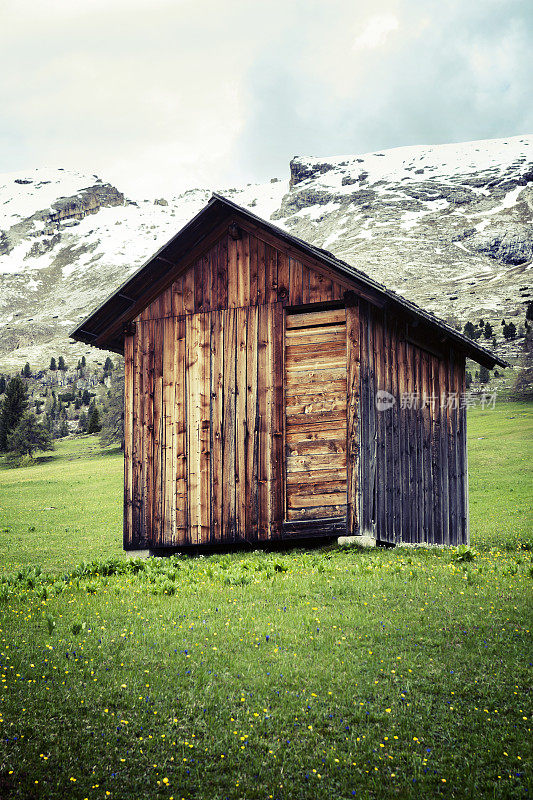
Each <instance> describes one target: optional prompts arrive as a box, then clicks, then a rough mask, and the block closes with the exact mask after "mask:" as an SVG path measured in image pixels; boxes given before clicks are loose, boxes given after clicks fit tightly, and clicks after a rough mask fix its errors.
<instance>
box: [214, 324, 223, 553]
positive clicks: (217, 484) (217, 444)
mask: <svg viewBox="0 0 533 800" xmlns="http://www.w3.org/2000/svg"><path fill="white" fill-rule="evenodd" d="M223 315H224V312H223V311H216V312H213V313H212V314H211V538H212V541H215V542H218V541H220V539H221V538H222V495H223V492H224V486H223V480H222V478H223V447H222V445H223V427H222V421H223V393H224V327H223V324H222V320H223Z"/></svg>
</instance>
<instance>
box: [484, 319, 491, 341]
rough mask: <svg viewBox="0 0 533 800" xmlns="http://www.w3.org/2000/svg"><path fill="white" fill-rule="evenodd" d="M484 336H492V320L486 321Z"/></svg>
mask: <svg viewBox="0 0 533 800" xmlns="http://www.w3.org/2000/svg"><path fill="white" fill-rule="evenodd" d="M483 336H484V337H485V339H490V338H491V336H492V325H491V324H490V322H487V323H485V327H484V329H483Z"/></svg>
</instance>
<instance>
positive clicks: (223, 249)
mask: <svg viewBox="0 0 533 800" xmlns="http://www.w3.org/2000/svg"><path fill="white" fill-rule="evenodd" d="M228 238H229V237H228V236H227V235H226V236H223V237H222V238H221V239H220V241H219V243H218V253H217V261H218V266H217V270H218V303H217V307H218V308H226V306H227V305H228Z"/></svg>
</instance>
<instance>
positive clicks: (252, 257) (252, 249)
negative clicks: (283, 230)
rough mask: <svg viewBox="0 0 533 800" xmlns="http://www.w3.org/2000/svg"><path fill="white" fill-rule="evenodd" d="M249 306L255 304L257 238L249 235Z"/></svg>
mask: <svg viewBox="0 0 533 800" xmlns="http://www.w3.org/2000/svg"><path fill="white" fill-rule="evenodd" d="M248 244H249V265H250V305H252V306H255V305H256V304H257V236H253V235H252V234H250V235H249V239H248Z"/></svg>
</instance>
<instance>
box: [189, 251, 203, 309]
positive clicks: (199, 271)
mask: <svg viewBox="0 0 533 800" xmlns="http://www.w3.org/2000/svg"><path fill="white" fill-rule="evenodd" d="M191 272H193V273H194V310H195V312H196V313H198V312H200V311H203V308H204V259H203V258H199V259H198V260H197V261H196V262H195V263H194V265H193V266H192V267H191Z"/></svg>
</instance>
